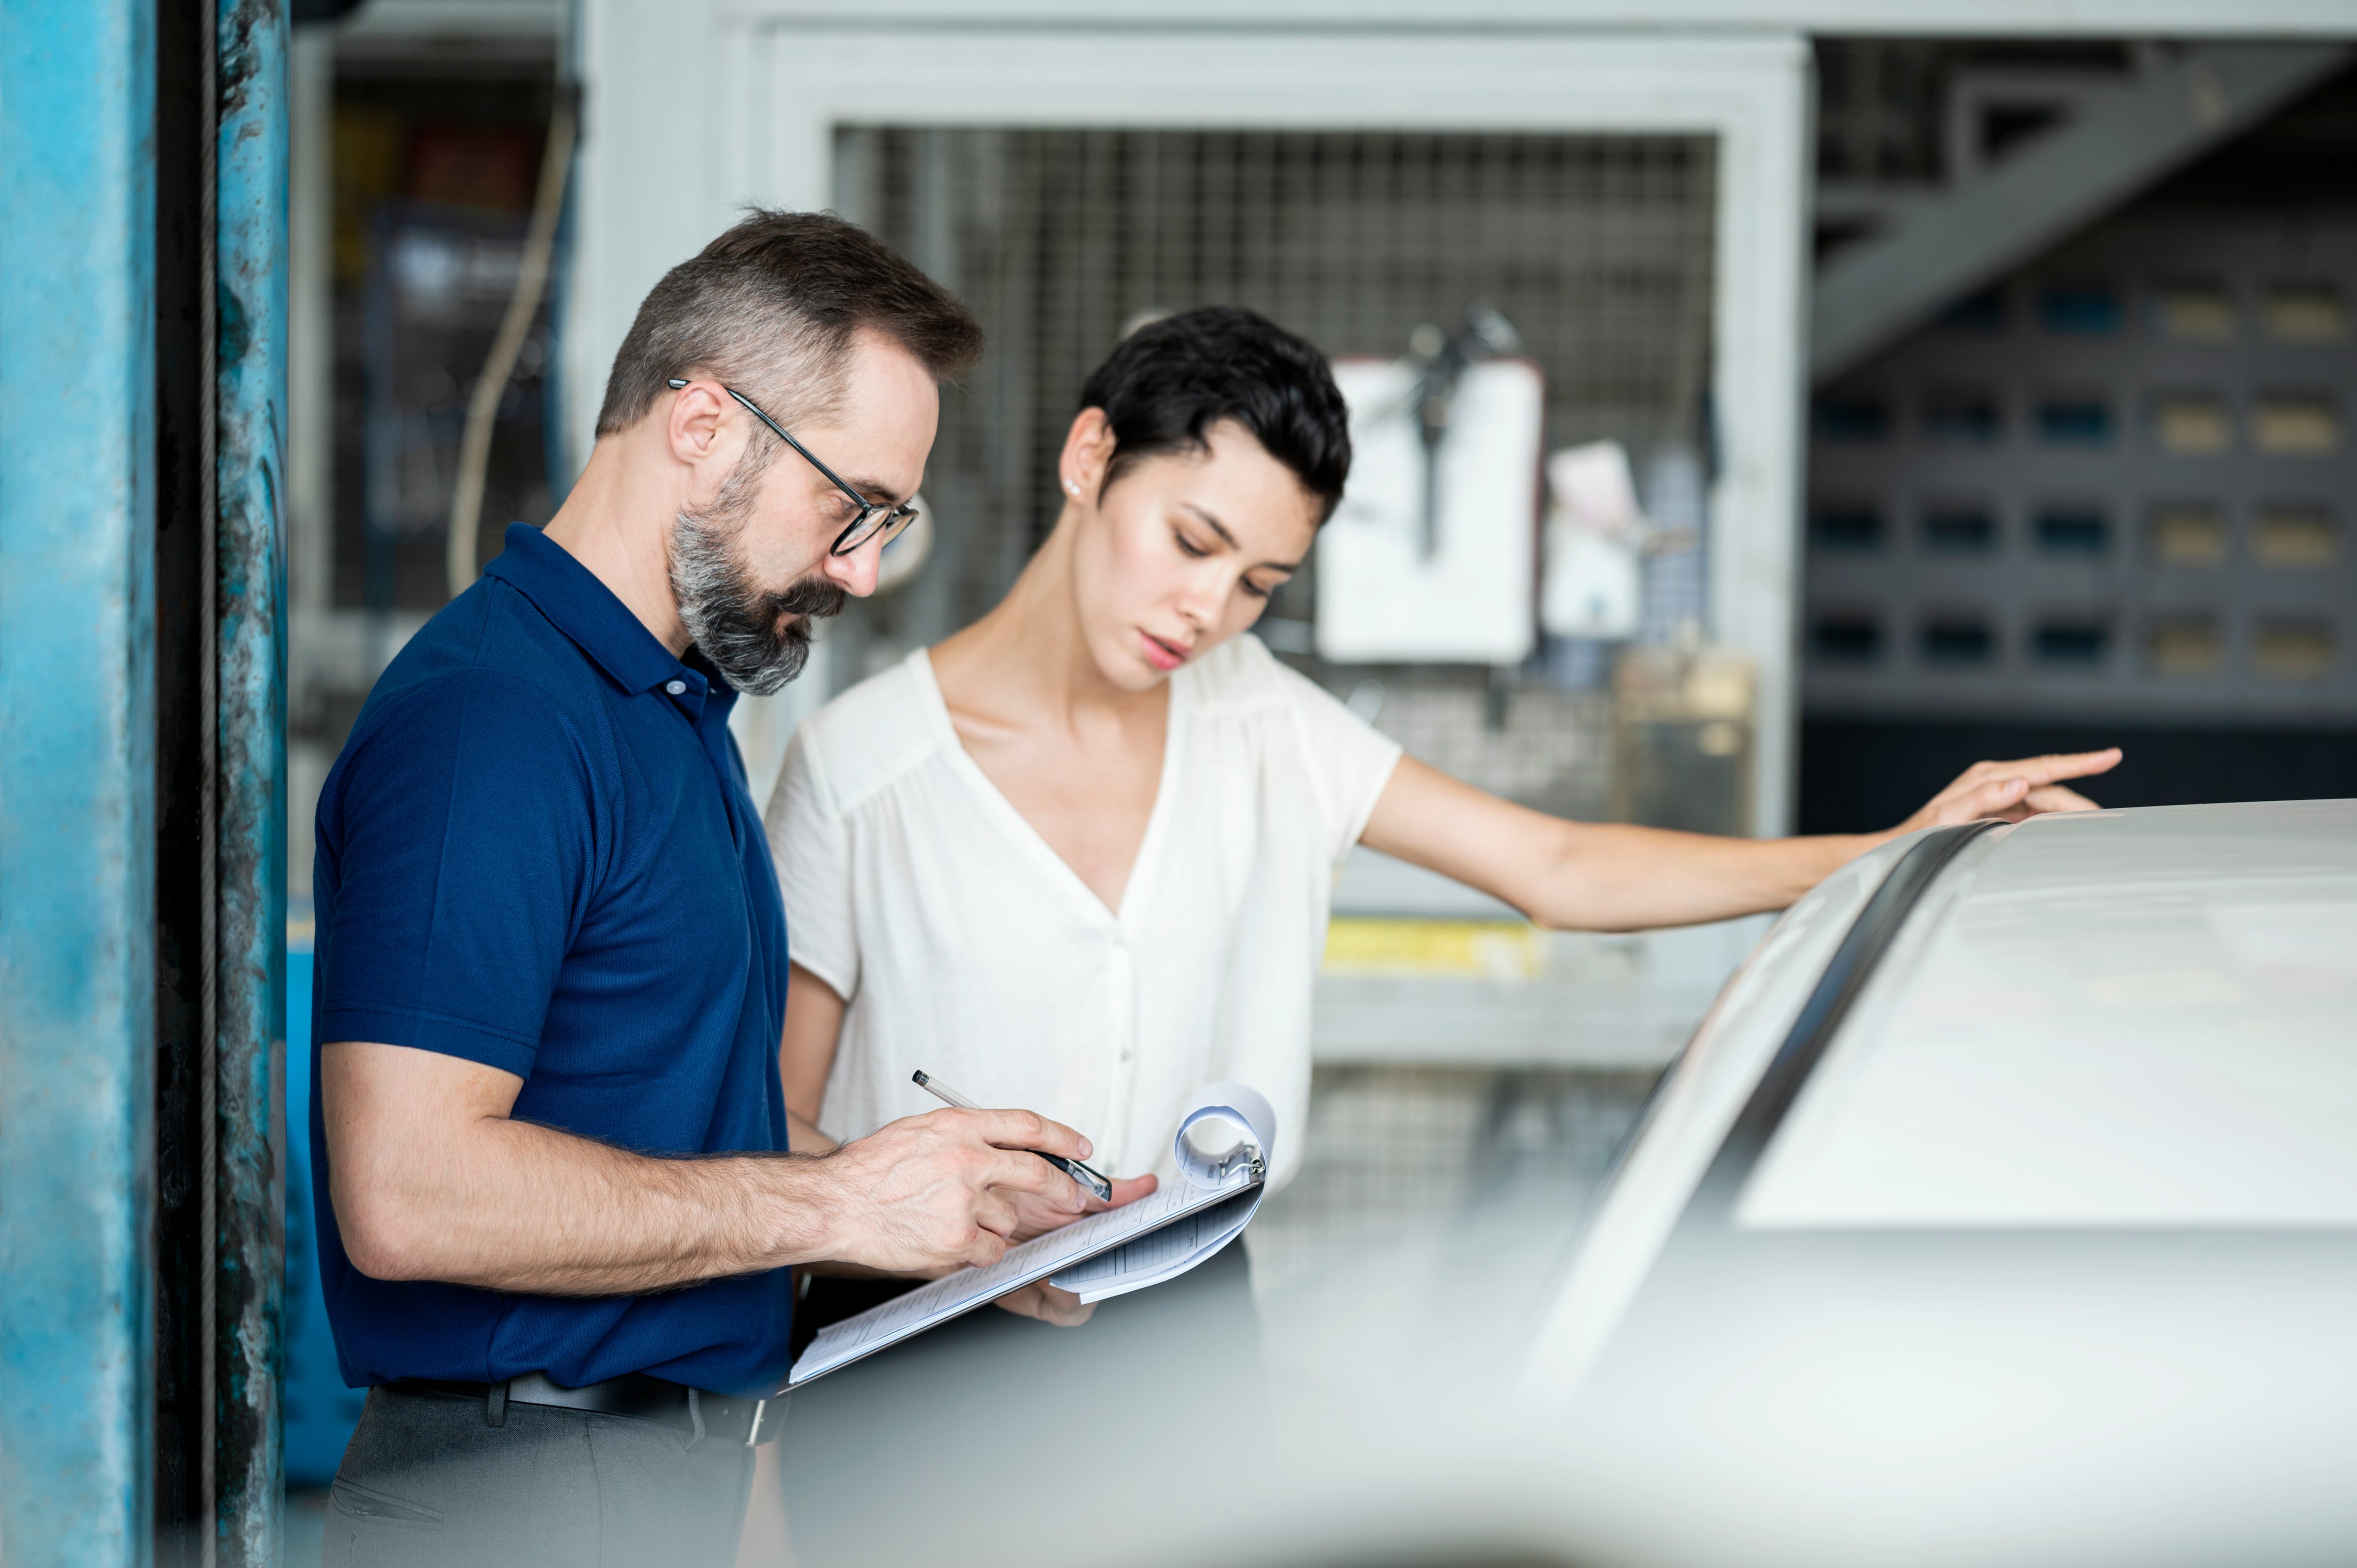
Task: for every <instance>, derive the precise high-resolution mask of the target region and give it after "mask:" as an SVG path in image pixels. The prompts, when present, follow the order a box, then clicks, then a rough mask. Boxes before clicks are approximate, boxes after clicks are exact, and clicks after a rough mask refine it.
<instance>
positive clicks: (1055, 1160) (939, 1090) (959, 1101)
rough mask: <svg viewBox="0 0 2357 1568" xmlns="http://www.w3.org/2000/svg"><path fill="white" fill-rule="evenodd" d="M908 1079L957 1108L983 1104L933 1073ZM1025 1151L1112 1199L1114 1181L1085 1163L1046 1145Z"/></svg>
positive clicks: (1109, 1200) (979, 1108) (961, 1108)
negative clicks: (1056, 1152) (978, 1103)
mask: <svg viewBox="0 0 2357 1568" xmlns="http://www.w3.org/2000/svg"><path fill="white" fill-rule="evenodd" d="M909 1082H911V1083H913V1084H915V1085H916V1086H917V1087H918V1088H919V1089H921V1090H924V1091H925V1092H926V1093H927V1094H930V1095H931V1096H932V1097H933V1098H934V1099H936V1100H938V1101H942V1103H943V1104H945V1105H954V1106H956V1107H957V1108H958V1109H959V1110H960V1111H980V1110H982V1109H983V1107H981V1106H979V1105H976V1104H975V1103H974V1101H971V1100H968V1099H967V1098H966V1097H965V1096H964V1095H963V1094H960V1093H959V1092H958V1091H957V1090H954V1089H952V1088H951V1087H950V1086H949V1085H948V1084H946V1083H943V1082H942V1080H941V1079H937V1078H935V1077H933V1076H932V1075H931V1074H930V1073H922V1072H919V1073H911V1074H910V1075H909ZM1025 1152H1026V1153H1028V1154H1034V1155H1039V1157H1040V1158H1041V1159H1043V1160H1045V1161H1047V1162H1048V1163H1049V1165H1053V1166H1055V1167H1056V1168H1057V1169H1058V1170H1060V1171H1061V1172H1063V1173H1064V1174H1065V1175H1066V1176H1070V1177H1071V1178H1072V1179H1073V1180H1074V1181H1076V1182H1079V1183H1080V1184H1081V1185H1082V1187H1087V1188H1088V1189H1089V1190H1090V1191H1091V1192H1093V1193H1095V1194H1096V1195H1097V1196H1098V1197H1102V1198H1103V1199H1104V1200H1105V1201H1106V1202H1107V1203H1111V1202H1112V1201H1113V1183H1111V1182H1109V1181H1107V1180H1105V1178H1104V1177H1103V1176H1100V1175H1098V1174H1097V1173H1096V1172H1095V1171H1092V1170H1091V1169H1089V1167H1088V1166H1086V1165H1082V1164H1081V1162H1080V1161H1078V1160H1068V1159H1066V1158H1064V1156H1063V1155H1051V1154H1049V1152H1048V1151H1047V1150H1045V1149H1029V1150H1027V1151H1025Z"/></svg>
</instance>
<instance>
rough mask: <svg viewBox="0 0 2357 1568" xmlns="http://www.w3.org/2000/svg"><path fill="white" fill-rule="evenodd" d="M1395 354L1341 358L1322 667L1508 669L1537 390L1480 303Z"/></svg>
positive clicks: (1518, 632) (1521, 641) (1519, 629)
mask: <svg viewBox="0 0 2357 1568" xmlns="http://www.w3.org/2000/svg"><path fill="white" fill-rule="evenodd" d="M1409 342H1410V351H1409V354H1408V356H1407V357H1406V358H1405V359H1401V360H1363V359H1341V360H1336V361H1335V365H1334V377H1335V380H1336V381H1337V382H1338V383H1339V384H1340V387H1341V389H1342V395H1343V397H1344V399H1345V400H1347V401H1348V402H1349V403H1350V405H1351V444H1352V446H1353V447H1354V449H1355V450H1354V452H1353V456H1352V462H1351V484H1350V489H1349V490H1348V491H1347V492H1346V493H1345V494H1344V496H1343V498H1342V504H1341V505H1340V507H1339V508H1338V509H1336V510H1335V513H1334V518H1333V521H1331V522H1330V523H1329V525H1328V527H1327V529H1326V531H1325V532H1323V533H1322V534H1320V535H1319V537H1318V639H1317V647H1318V654H1319V656H1320V657H1322V658H1325V659H1329V660H1336V661H1338V662H1356V663H1374V662H1379V661H1383V660H1430V661H1435V662H1446V663H1469V664H1489V665H1512V664H1519V663H1521V662H1522V661H1523V660H1524V659H1526V658H1528V657H1529V656H1530V653H1531V650H1532V649H1533V648H1534V646H1535V645H1536V640H1537V638H1536V631H1535V628H1534V625H1533V620H1532V609H1531V576H1532V564H1533V563H1532V556H1533V553H1534V551H1533V544H1534V530H1535V527H1536V523H1537V500H1538V498H1537V486H1536V478H1537V471H1538V456H1539V450H1540V444H1541V441H1542V438H1543V431H1544V424H1545V406H1546V384H1545V380H1544V377H1543V375H1542V374H1541V372H1540V371H1539V368H1538V366H1537V365H1536V364H1535V363H1534V362H1533V361H1532V360H1527V359H1523V358H1519V357H1517V356H1519V353H1520V350H1521V348H1522V339H1521V337H1520V336H1519V335H1518V334H1517V333H1516V332H1515V331H1514V329H1513V328H1512V326H1511V325H1509V324H1508V322H1507V321H1506V319H1505V317H1502V316H1501V315H1499V314H1498V312H1497V311H1496V310H1494V309H1492V308H1491V307H1489V306H1479V305H1477V306H1474V307H1473V308H1472V309H1470V310H1469V311H1468V312H1467V313H1466V318H1465V325H1464V326H1463V328H1460V329H1459V330H1458V331H1457V332H1455V333H1444V332H1443V331H1442V330H1441V329H1440V328H1437V327H1435V326H1432V325H1429V324H1426V325H1425V326H1421V327H1418V328H1416V329H1415V333H1414V334H1413V335H1412V336H1411V338H1410V340H1409Z"/></svg>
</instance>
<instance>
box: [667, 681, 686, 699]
mask: <svg viewBox="0 0 2357 1568" xmlns="http://www.w3.org/2000/svg"><path fill="white" fill-rule="evenodd" d="M663 690H664V691H666V692H669V693H671V694H672V695H673V696H674V697H683V696H685V695H687V682H684V681H666V682H663Z"/></svg>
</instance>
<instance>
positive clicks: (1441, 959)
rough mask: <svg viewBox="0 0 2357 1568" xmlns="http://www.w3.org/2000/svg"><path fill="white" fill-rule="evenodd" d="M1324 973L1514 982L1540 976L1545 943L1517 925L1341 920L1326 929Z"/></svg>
mask: <svg viewBox="0 0 2357 1568" xmlns="http://www.w3.org/2000/svg"><path fill="white" fill-rule="evenodd" d="M1326 972H1327V973H1329V974H1357V975H1395V976H1401V977H1406V978H1421V979H1431V980H1494V981H1505V982H1510V983H1520V982H1523V981H1530V980H1536V979H1537V978H1538V977H1539V976H1540V975H1542V974H1544V973H1545V972H1546V940H1545V934H1544V932H1542V931H1541V930H1540V929H1538V928H1537V927H1536V926H1533V925H1528V924H1525V923H1523V922H1522V921H1519V920H1400V919H1381V918H1370V917H1366V916H1358V915H1341V916H1337V917H1336V918H1334V920H1333V922H1332V924H1330V925H1329V926H1328V927H1327V929H1326Z"/></svg>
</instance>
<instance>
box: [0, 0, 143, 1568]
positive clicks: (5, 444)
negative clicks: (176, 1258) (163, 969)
mask: <svg viewBox="0 0 2357 1568" xmlns="http://www.w3.org/2000/svg"><path fill="white" fill-rule="evenodd" d="M153 29H154V16H153V0H7V4H5V5H0V343H5V345H6V347H7V353H6V358H5V363H0V1541H5V1547H0V1550H5V1553H6V1556H7V1561H8V1563H9V1565H10V1568H37V1565H38V1568H48V1565H50V1564H58V1565H60V1568H62V1565H65V1564H74V1565H77V1568H79V1565H81V1564H85V1563H104V1564H113V1563H140V1562H143V1561H145V1556H146V1552H147V1547H148V1540H147V1536H148V1527H149V1519H150V1503H149V1493H148V1481H147V1466H148V1455H149V1441H150V1440H149V1424H148V1423H149V1418H150V1417H149V1375H150V1374H149V1358H150V1356H151V1354H152V1351H151V1347H150V1323H149V1316H150V1311H151V1303H150V1296H149V1289H148V1280H147V1272H148V1263H147V1259H148V1210H149V1203H150V1192H151V1186H152V1179H153V1160H154V1146H155V1137H154V1122H153V1117H154V1105H153V1101H154V1085H153V1069H154V1059H155V1048H156V1042H155V1026H154V1021H153V1016H154V1015H153V1008H154V986H155V967H154V965H155V960H154V946H153V943H154V932H153V921H154V903H155V886H154V877H155V761H154V753H153V746H154V733H155V723H154V711H153V709H154V691H155V688H154V673H153V669H152V666H151V663H150V648H151V643H152V639H153V636H154V561H155V547H154V536H153V528H154V495H153V490H154V482H155V420H154V412H153V406H152V402H151V398H152V384H153V374H154V354H155V337H154V334H155V316H154V306H153V299H152V268H153V266H154V256H155V237H154V223H155V207H156V203H155V188H154V149H153V145H152V143H151V140H150V136H151V127H152V124H153V118H154V113H153V105H154V99H155V77H154V60H155V48H154V38H153Z"/></svg>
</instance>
